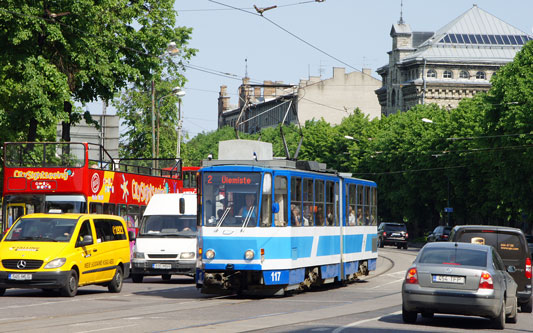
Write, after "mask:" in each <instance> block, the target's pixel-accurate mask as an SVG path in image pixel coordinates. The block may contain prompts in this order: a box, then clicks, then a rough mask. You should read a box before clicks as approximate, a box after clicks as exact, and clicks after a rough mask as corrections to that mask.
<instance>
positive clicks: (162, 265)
mask: <svg viewBox="0 0 533 333" xmlns="http://www.w3.org/2000/svg"><path fill="white" fill-rule="evenodd" d="M152 268H157V269H171V268H172V264H152Z"/></svg>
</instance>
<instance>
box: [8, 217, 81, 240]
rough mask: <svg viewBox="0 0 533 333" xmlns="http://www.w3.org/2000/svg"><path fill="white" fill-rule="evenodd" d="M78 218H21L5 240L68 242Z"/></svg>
mask: <svg viewBox="0 0 533 333" xmlns="http://www.w3.org/2000/svg"><path fill="white" fill-rule="evenodd" d="M76 222H77V220H74V219H60V218H21V219H19V220H18V221H17V223H15V225H14V226H13V227H12V228H11V229H10V230H9V234H8V235H7V236H6V238H5V241H41V242H68V241H70V238H71V237H72V233H73V232H74V227H75V226H76Z"/></svg>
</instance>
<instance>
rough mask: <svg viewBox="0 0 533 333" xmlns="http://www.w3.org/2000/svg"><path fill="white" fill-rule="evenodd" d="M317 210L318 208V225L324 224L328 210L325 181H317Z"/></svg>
mask: <svg viewBox="0 0 533 333" xmlns="http://www.w3.org/2000/svg"><path fill="white" fill-rule="evenodd" d="M315 206H316V208H315V210H316V225H324V221H325V216H326V213H325V212H326V211H325V209H324V181H323V180H318V179H317V180H316V181H315Z"/></svg>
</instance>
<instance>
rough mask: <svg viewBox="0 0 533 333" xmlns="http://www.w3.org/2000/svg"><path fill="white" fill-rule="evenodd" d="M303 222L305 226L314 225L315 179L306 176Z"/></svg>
mask: <svg viewBox="0 0 533 333" xmlns="http://www.w3.org/2000/svg"><path fill="white" fill-rule="evenodd" d="M303 186H304V190H303V206H304V210H303V215H302V216H303V222H304V226H306V227H307V226H313V224H314V222H313V221H314V218H313V217H314V216H313V215H314V214H313V198H314V197H313V180H312V179H308V178H304V182H303Z"/></svg>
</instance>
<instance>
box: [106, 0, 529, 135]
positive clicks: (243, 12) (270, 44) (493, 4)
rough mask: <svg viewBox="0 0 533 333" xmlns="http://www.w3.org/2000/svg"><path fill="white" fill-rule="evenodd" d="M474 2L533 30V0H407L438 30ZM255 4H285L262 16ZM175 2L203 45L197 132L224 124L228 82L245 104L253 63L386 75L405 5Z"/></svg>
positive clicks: (299, 70)
mask: <svg viewBox="0 0 533 333" xmlns="http://www.w3.org/2000/svg"><path fill="white" fill-rule="evenodd" d="M474 3H475V4H477V5H478V7H480V8H481V9H483V10H485V11H487V12H489V13H490V14H492V15H495V16H496V17H498V18H499V19H501V20H503V21H504V22H506V23H508V24H511V25H513V26H514V27H516V28H518V29H520V30H522V31H524V32H525V33H527V34H529V35H531V34H532V27H533V16H532V13H533V1H532V0H473V1H465V0H403V19H404V21H405V22H406V23H408V24H409V25H410V26H411V29H412V30H413V31H432V32H434V31H437V30H438V29H439V28H441V27H443V26H444V25H446V24H447V23H449V22H450V21H452V20H453V19H455V18H457V17H458V16H460V15H461V14H463V13H464V12H466V11H467V10H468V9H470V8H471V7H472V5H473V4H474ZM254 5H255V6H257V7H258V8H266V7H270V6H273V5H277V6H278V7H277V8H274V9H271V10H267V11H265V12H264V13H263V15H264V17H261V16H259V15H258V14H257V12H256V10H255V9H254ZM174 8H175V9H176V10H177V12H178V18H177V25H178V26H186V27H191V28H193V34H192V40H191V42H190V47H193V48H197V49H198V50H199V51H198V54H197V56H196V57H194V58H192V59H191V61H190V63H189V64H190V66H189V67H188V68H187V70H186V72H185V73H184V75H185V77H186V78H187V80H188V82H187V83H186V84H185V87H184V89H185V91H186V96H185V97H184V98H183V102H182V114H183V125H184V130H185V131H186V132H188V133H189V136H190V137H193V136H195V135H196V134H198V133H201V132H203V131H212V130H215V129H216V128H217V111H218V107H217V105H218V104H217V103H218V101H217V98H218V92H219V90H220V86H221V85H226V86H227V87H228V95H229V96H231V104H233V105H236V104H237V103H238V100H237V88H238V86H239V85H240V84H241V83H242V77H243V76H244V75H245V71H246V63H247V71H248V77H250V79H251V80H252V81H253V82H263V81H264V80H271V81H283V82H284V83H290V84H298V82H299V80H300V79H307V78H308V77H309V75H311V76H322V78H330V77H331V76H332V75H333V67H345V68H346V71H347V72H351V71H354V70H361V69H362V68H363V67H364V68H370V69H372V75H373V76H374V77H376V78H378V79H381V77H379V76H378V75H377V73H376V72H375V70H376V69H377V68H379V67H381V66H383V65H385V64H387V63H388V54H387V52H388V51H390V50H391V47H392V41H391V38H390V36H389V33H390V29H391V26H392V24H394V23H396V22H397V21H398V20H399V18H400V10H401V6H400V0H373V1H368V0H324V1H322V2H315V1H313V0H310V1H309V0H281V1H274V0H253V1H249V0H214V1H209V0H176V2H175V5H174ZM246 59H247V61H246ZM195 68H196V69H195ZM324 112H332V111H331V110H330V109H327V108H325V109H324ZM98 113H100V112H98Z"/></svg>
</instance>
